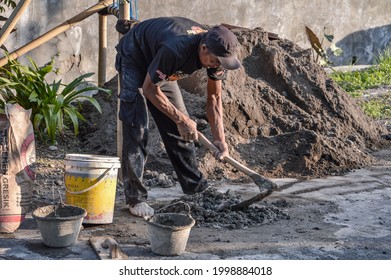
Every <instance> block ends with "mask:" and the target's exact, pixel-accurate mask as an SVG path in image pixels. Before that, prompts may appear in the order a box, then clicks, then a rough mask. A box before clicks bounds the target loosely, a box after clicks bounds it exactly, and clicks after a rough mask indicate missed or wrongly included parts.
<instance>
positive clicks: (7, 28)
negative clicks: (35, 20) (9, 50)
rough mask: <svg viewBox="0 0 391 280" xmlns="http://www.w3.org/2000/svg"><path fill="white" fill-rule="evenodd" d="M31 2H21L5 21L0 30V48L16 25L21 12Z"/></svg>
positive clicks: (22, 0)
mask: <svg viewBox="0 0 391 280" xmlns="http://www.w3.org/2000/svg"><path fill="white" fill-rule="evenodd" d="M30 2H31V0H21V1H20V2H19V4H18V5H17V6H16V8H15V9H14V10H13V12H12V14H11V16H10V18H9V19H8V20H7V21H6V23H5V24H4V26H3V27H2V28H1V30H0V46H1V45H3V43H4V42H5V40H6V39H7V37H8V35H10V33H11V31H12V29H13V28H14V27H15V25H16V24H17V23H18V21H19V19H20V17H21V16H22V14H23V12H24V11H25V10H26V9H27V8H28V6H29V5H30Z"/></svg>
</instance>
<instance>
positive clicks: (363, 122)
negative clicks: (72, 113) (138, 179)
mask: <svg viewBox="0 0 391 280" xmlns="http://www.w3.org/2000/svg"><path fill="white" fill-rule="evenodd" d="M232 30H233V31H234V33H235V34H236V35H237V37H238V40H239V42H240V44H241V48H240V53H239V57H240V58H241V59H242V61H243V67H242V68H241V69H239V70H236V71H230V72H229V74H228V77H227V79H226V80H225V81H224V83H223V90H224V97H223V107H224V123H225V128H226V134H227V142H228V144H229V146H230V154H231V156H233V157H234V158H236V159H237V160H239V161H240V162H242V163H243V164H245V165H247V166H248V167H250V168H252V169H254V170H256V171H257V172H259V173H260V174H263V175H265V176H269V177H271V178H273V177H274V178H276V177H282V176H289V177H314V176H324V175H328V174H336V173H337V174H338V173H341V172H345V171H347V170H351V169H355V168H359V167H363V166H368V165H371V164H373V163H374V162H375V159H374V158H373V157H372V156H371V155H370V153H371V152H372V151H373V150H376V149H381V148H383V147H384V146H385V145H389V141H385V140H383V139H382V138H381V134H384V133H387V132H386V128H385V127H383V126H382V125H381V124H379V123H377V122H375V121H373V120H371V119H370V118H368V117H367V116H365V115H364V113H363V112H362V110H361V109H360V108H359V107H358V106H357V104H356V102H355V100H354V99H353V98H351V97H350V96H349V95H348V94H346V93H345V92H344V91H343V90H342V89H341V88H340V87H338V86H337V85H336V84H335V83H334V82H333V81H332V80H331V79H330V78H329V77H328V76H327V74H326V72H325V71H324V69H323V68H322V67H321V66H319V65H318V64H316V63H315V62H314V61H313V59H312V54H311V50H305V49H302V48H300V47H299V46H297V45H296V44H294V43H293V42H291V41H289V40H283V39H279V38H274V37H273V38H272V37H270V36H269V35H270V34H268V32H265V31H264V30H263V29H261V28H256V29H254V30H248V29H240V28H239V29H232ZM204 72H205V70H201V71H198V72H197V73H194V75H192V76H191V77H189V78H186V79H184V80H182V81H181V82H180V85H181V87H182V88H183V89H184V98H185V102H186V104H187V108H188V111H189V113H190V115H191V116H193V117H194V118H195V119H197V122H198V128H199V130H201V131H202V132H203V133H204V134H206V135H207V136H209V137H210V133H209V132H210V131H209V127H208V125H206V113H205V101H206V97H205V87H206V77H205V73H204ZM106 87H108V88H111V89H112V90H113V92H114V94H113V96H112V97H111V98H109V99H107V98H106V97H105V96H104V95H103V94H98V95H97V96H96V97H97V99H98V101H99V102H100V104H101V105H102V107H103V115H100V114H98V113H96V112H95V110H93V109H92V108H90V107H89V106H86V107H85V108H84V110H85V111H84V114H85V115H87V120H88V121H89V123H88V124H84V125H83V126H82V127H81V131H82V132H81V134H80V140H81V142H82V148H83V150H84V151H86V152H88V151H94V153H100V154H111V155H115V154H116V110H117V100H116V93H117V78H116V77H115V78H114V79H113V80H112V81H110V82H108V83H107V84H106ZM101 120H104V122H102V121H101ZM149 149H150V152H151V154H150V157H149V161H148V165H147V168H148V169H150V170H157V171H159V172H168V173H169V172H172V171H170V170H172V169H171V167H170V164H169V161H168V160H167V158H166V155H165V152H164V149H163V146H162V144H161V142H160V141H159V135H158V132H157V129H156V128H155V126H154V123H153V121H151V140H150V142H149ZM198 157H199V162H200V168H201V170H202V171H203V172H204V173H205V175H206V177H209V178H222V177H229V178H237V177H240V176H241V175H242V174H239V173H238V172H237V171H236V170H235V169H233V168H232V167H230V166H228V165H227V164H222V163H220V162H216V161H215V160H214V159H213V158H212V156H211V155H210V153H208V152H207V151H206V150H205V149H204V148H202V147H201V146H199V145H198Z"/></svg>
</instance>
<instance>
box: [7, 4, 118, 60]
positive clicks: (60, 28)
mask: <svg viewBox="0 0 391 280" xmlns="http://www.w3.org/2000/svg"><path fill="white" fill-rule="evenodd" d="M112 3H113V0H102V1H100V2H99V3H98V4H95V5H94V6H91V7H90V8H88V9H87V10H85V11H83V12H81V13H80V14H78V15H76V16H74V17H73V18H71V19H69V20H67V21H65V22H63V23H62V24H60V25H59V26H57V27H55V28H53V29H52V30H50V31H48V32H46V33H45V34H43V35H41V36H40V37H38V38H37V39H35V40H33V41H31V42H30V43H28V44H26V45H24V46H23V47H21V48H19V49H18V50H16V51H14V52H12V53H11V54H10V55H9V56H10V59H15V58H18V57H20V56H22V55H23V54H25V53H27V52H29V51H31V50H33V49H35V48H36V47H39V46H40V45H42V44H44V43H46V42H47V41H49V40H50V39H52V38H54V37H56V36H57V35H59V34H61V33H62V32H64V31H66V30H68V29H69V28H71V27H72V26H74V25H76V24H78V23H79V22H81V21H82V20H84V19H86V18H87V17H89V16H91V15H93V14H94V13H96V12H99V11H100V10H102V9H104V8H105V7H108V6H109V5H111V4H112ZM7 62H8V58H7V57H3V58H2V59H0V67H2V66H4V65H6V64H7Z"/></svg>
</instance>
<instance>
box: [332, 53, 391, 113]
mask: <svg viewBox="0 0 391 280" xmlns="http://www.w3.org/2000/svg"><path fill="white" fill-rule="evenodd" d="M375 63H376V65H374V66H371V67H369V68H365V69H363V70H360V71H351V72H340V71H334V72H333V73H331V74H330V77H331V78H332V79H333V80H334V81H335V82H336V83H337V84H339V85H340V86H341V87H342V88H343V89H344V90H345V91H346V92H348V93H349V94H350V95H352V96H353V97H360V99H362V98H361V97H362V96H363V94H362V92H363V91H364V90H369V89H372V88H377V87H381V86H390V85H391V45H390V46H389V47H388V48H386V50H385V51H384V52H382V53H380V54H379V55H378V56H377V57H376V59H375ZM359 104H360V106H361V107H362V109H363V110H364V112H365V113H366V114H367V115H368V116H370V117H372V118H374V119H384V118H391V93H390V92H389V93H386V94H383V95H379V96H376V97H371V98H367V99H364V100H361V101H359Z"/></svg>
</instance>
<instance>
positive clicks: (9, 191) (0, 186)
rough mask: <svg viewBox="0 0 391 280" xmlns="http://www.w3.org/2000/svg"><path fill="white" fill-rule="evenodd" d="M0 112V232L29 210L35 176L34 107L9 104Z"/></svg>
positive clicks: (11, 228) (9, 230) (14, 226)
mask: <svg viewBox="0 0 391 280" xmlns="http://www.w3.org/2000/svg"><path fill="white" fill-rule="evenodd" d="M5 111H6V113H5V114H0V232H1V233H12V232H14V231H15V230H17V229H18V228H19V226H20V225H21V223H22V222H23V220H24V218H25V216H26V214H27V212H28V211H29V210H30V209H29V208H30V204H31V199H32V186H33V183H34V180H35V172H34V169H33V164H34V163H35V138H34V131H33V126H32V123H31V121H30V115H31V110H25V109H23V108H22V107H21V106H19V105H17V104H7V105H6V110H5Z"/></svg>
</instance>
